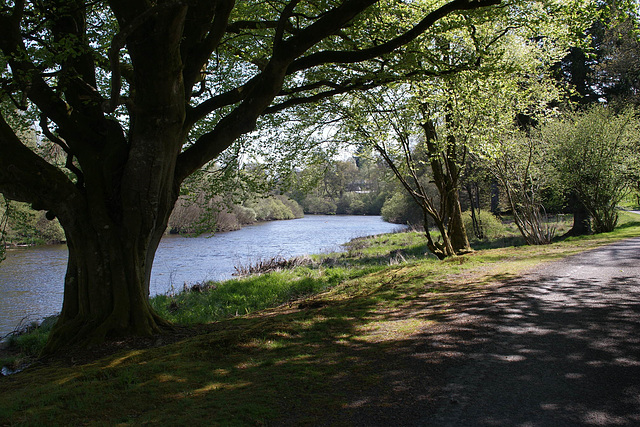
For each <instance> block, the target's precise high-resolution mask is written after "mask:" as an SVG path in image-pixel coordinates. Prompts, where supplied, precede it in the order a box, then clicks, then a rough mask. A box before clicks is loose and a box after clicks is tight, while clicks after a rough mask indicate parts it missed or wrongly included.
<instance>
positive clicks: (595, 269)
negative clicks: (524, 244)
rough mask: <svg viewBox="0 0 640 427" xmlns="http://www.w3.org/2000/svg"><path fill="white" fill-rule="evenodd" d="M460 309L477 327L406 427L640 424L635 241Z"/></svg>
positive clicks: (555, 267)
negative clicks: (427, 404) (426, 406)
mask: <svg viewBox="0 0 640 427" xmlns="http://www.w3.org/2000/svg"><path fill="white" fill-rule="evenodd" d="M487 301H488V303H487ZM466 313H467V314H468V315H469V316H471V317H473V318H474V319H480V320H481V321H482V323H483V327H482V328H479V327H474V334H475V337H474V340H473V343H470V344H465V343H461V344H459V346H460V347H461V348H460V350H461V351H463V352H464V354H465V356H464V357H463V363H461V364H458V365H457V366H455V367H452V368H450V369H447V374H446V376H447V378H448V380H447V381H446V385H445V386H444V388H443V389H442V391H441V392H440V393H438V397H437V398H436V399H435V402H434V403H435V404H436V407H437V411H436V412H435V414H433V413H432V414H425V417H424V418H423V419H421V420H415V419H414V420H412V421H411V424H412V425H426V426H528V427H529V426H592V425H593V426H632V425H633V426H639V425H640V238H635V239H630V240H625V241H621V242H619V243H616V244H613V245H609V246H606V247H603V248H600V249H596V250H592V251H589V252H586V253H582V254H580V255H577V256H573V257H570V258H567V259H565V260H562V261H559V262H554V263H550V264H546V265H545V266H543V267H541V268H539V269H537V270H536V271H533V272H531V273H529V274H528V275H526V276H524V277H522V278H520V279H518V280H516V281H510V282H509V283H507V284H505V285H504V286H503V287H501V288H500V289H499V290H498V291H497V292H496V293H495V295H494V298H490V299H488V300H485V301H484V302H482V303H478V304H474V305H472V306H470V307H468V309H467V310H466ZM471 323H473V324H477V321H472V322H471ZM429 412H431V411H429Z"/></svg>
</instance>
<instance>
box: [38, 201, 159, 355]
mask: <svg viewBox="0 0 640 427" xmlns="http://www.w3.org/2000/svg"><path fill="white" fill-rule="evenodd" d="M169 211H170V209H168V207H166V208H165V209H161V210H159V211H157V212H156V215H153V216H156V217H159V218H158V219H159V221H158V222H157V224H156V226H155V227H141V226H140V225H141V224H142V223H143V219H145V218H148V217H149V215H147V214H148V212H147V211H146V210H145V209H143V208H141V209H140V210H139V211H138V212H137V214H135V215H131V213H130V214H129V215H127V216H125V217H124V218H123V221H122V222H120V223H119V222H116V221H113V220H112V218H110V216H108V215H103V214H102V213H103V210H102V209H100V208H99V207H94V208H93V209H91V208H88V209H85V210H80V209H74V210H71V211H70V212H72V215H69V214H68V213H67V212H64V211H63V212H62V213H61V214H60V215H59V218H60V222H61V224H62V226H63V228H64V229H65V233H66V236H67V243H68V248H69V261H68V266H67V273H66V277H65V290H64V295H65V298H64V303H63V307H62V312H61V314H60V317H59V319H58V322H57V324H56V326H55V327H54V329H53V331H52V333H51V337H50V339H49V342H48V344H47V347H46V348H45V352H53V351H56V350H57V349H58V348H59V347H60V346H63V345H69V344H79V345H91V344H95V343H99V342H102V341H104V339H105V338H108V337H112V336H119V335H146V336H148V335H152V334H154V333H157V332H160V331H161V329H162V328H163V327H166V326H169V324H168V323H167V322H166V321H164V320H163V319H161V318H160V317H159V316H158V315H156V314H155V313H154V311H153V309H152V308H151V306H150V304H149V281H150V277H151V268H152V264H153V257H154V254H155V252H156V249H157V247H158V244H159V241H160V237H161V236H162V232H163V231H164V228H165V226H166V216H167V215H166V212H169Z"/></svg>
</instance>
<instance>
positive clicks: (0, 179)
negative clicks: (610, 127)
mask: <svg viewBox="0 0 640 427" xmlns="http://www.w3.org/2000/svg"><path fill="white" fill-rule="evenodd" d="M0 192H2V193H3V194H5V195H6V196H7V197H9V198H11V199H14V200H18V201H22V202H28V203H31V204H32V205H33V207H34V208H36V209H48V210H54V211H55V210H56V207H57V206H59V205H61V204H64V203H65V202H66V201H68V200H69V199H70V198H72V197H73V195H74V194H75V193H76V189H75V188H74V186H73V183H72V182H71V181H69V179H68V178H67V177H66V176H65V175H64V174H63V173H62V172H61V171H60V170H59V169H57V168H56V167H54V166H52V165H50V164H49V163H47V162H46V161H45V160H44V159H42V158H41V157H40V156H38V155H37V154H35V153H34V152H33V151H31V150H30V149H29V148H28V147H26V146H25V145H24V144H23V143H22V142H21V141H20V139H19V138H18V137H17V136H16V134H15V132H14V131H13V129H11V127H10V126H9V124H7V122H6V121H5V120H4V117H3V116H2V115H1V114H0Z"/></svg>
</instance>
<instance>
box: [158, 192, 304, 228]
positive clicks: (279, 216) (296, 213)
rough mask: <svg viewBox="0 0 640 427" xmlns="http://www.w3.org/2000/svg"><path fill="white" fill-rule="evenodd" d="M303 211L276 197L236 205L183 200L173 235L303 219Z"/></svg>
mask: <svg viewBox="0 0 640 427" xmlns="http://www.w3.org/2000/svg"><path fill="white" fill-rule="evenodd" d="M303 215H304V214H303V212H302V208H301V207H300V205H298V203H296V202H295V201H294V200H291V199H289V198H287V197H285V196H281V195H273V196H269V197H265V198H256V199H252V200H248V201H246V202H244V204H234V203H231V202H229V201H225V200H224V199H223V198H221V197H214V198H213V199H211V200H209V201H205V200H204V198H203V196H198V197H196V198H194V199H191V198H187V197H181V198H180V199H178V202H177V203H176V207H175V208H174V210H173V212H172V213H171V217H170V218H169V231H170V232H171V233H180V234H200V233H212V232H222V231H233V230H239V229H240V228H242V227H243V226H245V225H250V224H254V223H255V222H256V221H274V220H283V219H294V218H302V217H303Z"/></svg>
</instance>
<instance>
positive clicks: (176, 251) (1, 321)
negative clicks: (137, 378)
mask: <svg viewBox="0 0 640 427" xmlns="http://www.w3.org/2000/svg"><path fill="white" fill-rule="evenodd" d="M400 228H401V226H398V225H396V224H389V223H387V222H384V221H382V219H381V218H380V217H378V216H339V215H338V216H336V215H309V216H306V217H304V218H301V219H294V220H288V221H273V222H265V223H260V224H255V225H250V226H247V227H245V228H243V229H241V230H238V231H230V232H227V233H217V234H215V235H213V236H200V237H182V236H165V237H164V238H163V239H162V241H161V242H160V246H159V247H158V251H157V252H156V257H155V260H154V265H153V270H152V273H151V288H150V289H151V294H152V295H156V294H162V293H166V292H168V291H171V290H172V287H173V289H175V290H180V289H182V287H183V284H185V283H187V284H193V283H196V282H200V281H203V280H224V279H228V278H230V277H231V275H232V274H233V273H234V272H235V269H234V266H236V265H247V264H253V263H255V262H256V261H258V260H260V259H269V258H271V257H274V256H282V257H285V258H290V257H293V256H298V255H305V254H315V253H322V252H336V251H339V250H341V247H340V245H341V244H343V243H346V242H348V241H349V240H351V239H353V238H355V237H360V236H367V235H373V234H380V233H389V232H391V231H395V230H398V229H400ZM66 263H67V247H66V245H52V246H41V247H33V248H17V249H10V250H8V251H7V258H6V259H5V260H4V261H3V262H1V263H0V337H2V336H4V335H6V334H7V333H9V332H11V331H13V330H14V329H15V328H16V326H17V325H18V324H20V322H21V321H22V322H26V321H34V320H39V319H42V318H43V317H46V316H50V315H52V314H56V313H58V312H59V311H60V309H61V307H62V294H63V286H64V273H65V270H66Z"/></svg>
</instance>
